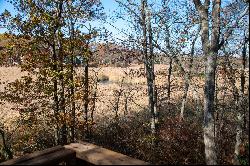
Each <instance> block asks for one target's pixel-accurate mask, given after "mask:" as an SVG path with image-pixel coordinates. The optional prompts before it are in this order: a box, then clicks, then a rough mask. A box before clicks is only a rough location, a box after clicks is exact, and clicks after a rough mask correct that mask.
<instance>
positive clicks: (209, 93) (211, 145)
mask: <svg viewBox="0 0 250 166" xmlns="http://www.w3.org/2000/svg"><path fill="white" fill-rule="evenodd" d="M193 2H194V4H195V8H196V10H197V11H198V12H199V16H200V20H201V30H202V36H201V40H202V49H203V53H204V54H205V56H206V58H207V60H206V68H205V89H204V128H203V129H204V144H205V156H206V163H207V164H209V165H211V164H212V165H215V164H217V153H216V145H215V133H216V131H215V118H214V95H215V71H216V61H217V54H218V50H219V48H220V47H219V39H220V7H221V1H220V0H214V1H213V4H212V33H211V40H209V17H208V8H209V6H210V0H205V2H204V5H202V4H201V1H200V0H193ZM209 42H211V43H209Z"/></svg>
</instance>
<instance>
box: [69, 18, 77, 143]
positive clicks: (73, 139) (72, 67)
mask: <svg viewBox="0 0 250 166" xmlns="http://www.w3.org/2000/svg"><path fill="white" fill-rule="evenodd" d="M74 39H75V33H74V24H73V22H72V20H71V25H70V41H71V43H70V44H71V56H70V63H71V65H70V82H71V84H70V97H71V119H72V121H71V126H70V130H71V142H74V141H75V123H76V119H75V118H76V112H75V111H76V106H75V87H74Z"/></svg>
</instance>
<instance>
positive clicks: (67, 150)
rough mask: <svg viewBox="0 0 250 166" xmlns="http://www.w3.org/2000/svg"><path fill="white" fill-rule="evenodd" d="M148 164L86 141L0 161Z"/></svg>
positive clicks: (4, 163) (40, 163)
mask: <svg viewBox="0 0 250 166" xmlns="http://www.w3.org/2000/svg"><path fill="white" fill-rule="evenodd" d="M61 163H64V164H66V165H78V164H88V165H149V163H147V162H145V161H141V160H138V159H134V158H131V157H129V156H126V155H123V154H121V153H117V152H114V151H111V150H108V149H105V148H102V147H100V146H96V145H94V144H90V143H87V142H81V143H71V144H69V145H65V146H56V147H52V148H49V149H45V150H43V151H37V152H34V153H31V154H27V155H24V156H22V157H19V158H16V159H11V160H8V161H5V162H2V163H0V165H50V164H61Z"/></svg>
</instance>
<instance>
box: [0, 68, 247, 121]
mask: <svg viewBox="0 0 250 166" xmlns="http://www.w3.org/2000/svg"><path fill="white" fill-rule="evenodd" d="M140 68H143V65H136V64H134V65H132V66H130V67H127V68H121V67H102V68H90V77H91V78H94V72H93V71H96V72H98V73H97V74H98V77H101V76H105V77H107V78H108V80H106V81H100V82H98V85H97V101H96V111H95V112H94V117H95V118H96V120H97V121H98V119H99V118H101V117H102V116H106V117H112V116H113V117H114V116H115V112H114V109H115V108H114V106H115V102H116V100H117V95H115V91H119V90H121V89H122V90H123V93H122V94H121V95H120V99H119V104H118V105H119V108H118V115H124V110H125V100H126V97H127V98H128V99H129V100H127V112H126V114H127V115H130V113H133V112H140V111H142V110H144V109H146V108H147V105H148V97H147V85H146V78H145V76H143V75H139V77H138V74H137V75H136V74H134V75H133V72H130V71H131V70H133V71H139V69H140ZM167 70H168V66H167V65H163V64H160V65H155V73H156V86H157V87H158V88H159V89H160V90H161V92H162V93H161V94H160V95H161V96H159V97H160V98H164V97H165V96H166V92H164V87H165V86H166V80H167V74H166V73H167ZM76 72H77V75H81V74H82V69H81V68H77V69H76ZM125 73H127V74H125ZM131 73H132V74H131ZM134 73H135V72H134ZM25 75H28V73H27V72H21V69H20V68H19V67H0V78H1V80H0V83H1V84H0V92H3V91H4V87H5V86H6V85H7V84H8V83H10V82H13V81H15V80H16V79H20V78H21V77H22V76H25ZM220 76H221V75H220ZM220 76H219V77H220ZM247 77H248V75H247ZM122 79H123V81H122ZM203 82H204V80H203V77H199V76H196V77H193V78H192V82H191V85H190V88H189V93H188V95H189V98H190V99H193V100H199V102H202V96H203V86H204V83H203ZM217 84H218V88H221V87H222V86H225V80H224V79H218V83H217ZM236 84H237V86H238V87H239V86H240V84H239V79H238V82H237V83H236ZM183 86H184V79H183V76H181V75H178V72H176V71H174V72H173V76H172V94H171V102H172V103H175V102H176V101H177V100H180V98H181V97H182V94H183ZM246 87H248V82H247V85H246ZM124 94H127V96H126V95H124ZM220 95H221V94H220V93H219V95H218V96H220ZM18 106H19V105H18V104H17V103H9V102H7V101H1V104H0V119H1V121H2V122H3V123H5V124H8V123H11V121H12V120H14V119H15V117H18V116H19V113H18V112H17V111H15V108H17V107H18ZM80 107H81V106H80ZM179 107H180V106H179ZM194 108H195V106H194ZM80 110H81V109H80Z"/></svg>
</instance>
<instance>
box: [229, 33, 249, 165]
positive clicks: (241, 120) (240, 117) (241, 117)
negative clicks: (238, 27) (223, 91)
mask: <svg viewBox="0 0 250 166" xmlns="http://www.w3.org/2000/svg"><path fill="white" fill-rule="evenodd" d="M246 43H247V38H246V36H245V39H244V44H243V49H242V68H241V73H240V80H241V87H240V94H239V101H238V102H236V105H238V109H239V110H238V114H237V129H236V144H235V150H234V154H235V158H234V164H237V165H239V164H240V162H239V159H238V157H239V154H240V145H241V144H242V140H243V128H245V125H246V109H245V108H244V105H245V103H244V98H245V95H244V90H245V68H246ZM230 66H231V65H230ZM230 69H231V70H232V67H230ZM234 86H235V85H234ZM236 88H237V87H236V86H235V88H233V89H236Z"/></svg>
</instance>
